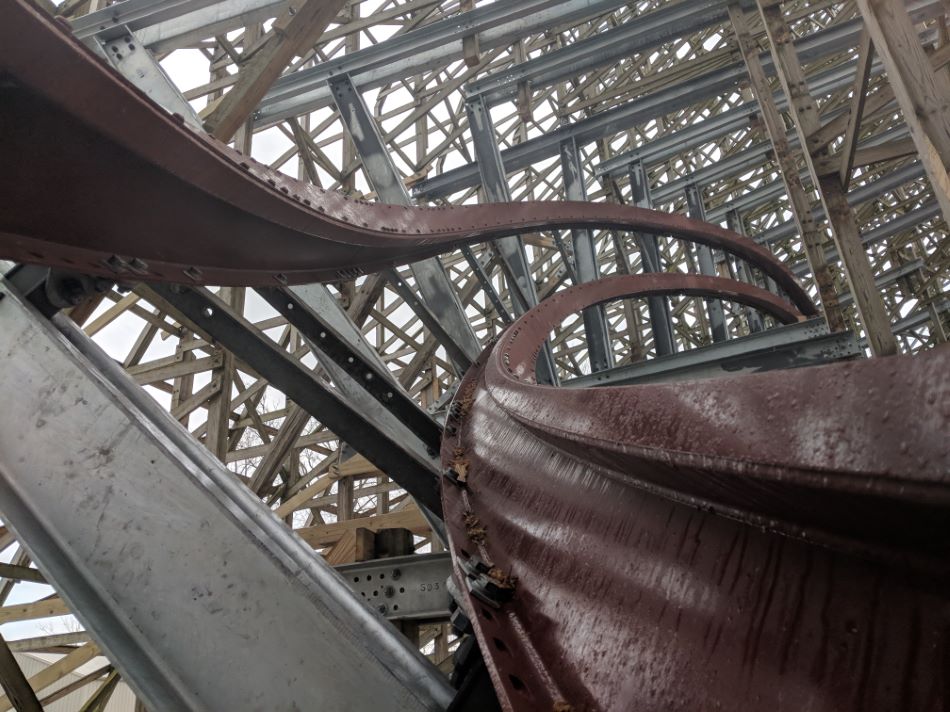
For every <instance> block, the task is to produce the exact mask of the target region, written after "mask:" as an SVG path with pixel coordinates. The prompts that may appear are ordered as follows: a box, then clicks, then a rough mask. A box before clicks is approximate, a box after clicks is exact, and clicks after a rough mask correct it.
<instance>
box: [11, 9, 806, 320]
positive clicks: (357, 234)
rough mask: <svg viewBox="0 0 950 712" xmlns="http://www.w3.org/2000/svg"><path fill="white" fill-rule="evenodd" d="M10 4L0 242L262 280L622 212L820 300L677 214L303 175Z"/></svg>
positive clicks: (775, 264)
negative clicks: (395, 193)
mask: <svg viewBox="0 0 950 712" xmlns="http://www.w3.org/2000/svg"><path fill="white" fill-rule="evenodd" d="M2 7H3V22H2V23H0V47H2V50H0V77H2V79H0V99H2V100H0V154H2V155H3V156H4V163H5V166H4V171H3V172H2V174H0V192H2V194H3V195H4V200H5V206H4V207H5V209H4V211H3V212H2V213H0V257H6V258H9V259H15V260H18V261H22V262H33V263H42V264H48V265H51V266H56V267H59V268H62V269H67V270H74V271H80V272H84V273H88V274H94V275H100V276H105V277H111V278H116V277H118V278H125V279H135V280H144V281H164V282H180V283H186V284H220V285H231V284H233V285H245V286H257V285H273V284H278V283H281V284H296V283H306V282H315V281H329V280H337V279H340V278H345V277H354V276H357V275H359V274H361V273H368V272H374V271H377V270H379V269H380V268H383V267H385V266H388V265H392V264H394V263H396V264H398V263H407V262H412V261H416V260H419V259H422V258H425V257H430V256H433V255H437V254H440V253H444V252H446V251H449V250H451V249H453V248H455V247H458V246H460V245H464V244H468V243H474V242H483V241H486V240H491V239H494V238H497V237H502V236H506V235H512V234H517V233H520V232H525V231H532V230H540V229H555V228H578V227H590V228H612V229H621V230H636V231H639V232H646V233H653V234H658V235H670V236H673V237H677V238H682V239H686V240H691V241H693V242H698V243H702V244H706V245H710V246H712V247H716V248H720V249H723V250H726V251H728V252H731V253H734V254H736V255H738V256H740V257H741V258H743V259H746V260H748V261H749V262H750V263H752V264H754V265H755V266H757V267H759V268H760V269H762V270H763V271H764V272H765V273H767V274H768V275H769V276H770V277H772V278H773V279H774V280H775V281H776V282H777V283H778V284H779V285H780V286H781V287H782V288H783V290H784V291H785V292H786V293H787V294H788V295H789V298H790V299H791V300H792V301H793V302H794V304H795V305H796V306H797V307H798V308H799V309H800V310H801V311H802V312H803V313H805V314H814V313H815V311H816V310H815V306H814V305H813V304H812V302H811V300H810V299H809V298H808V296H807V294H806V293H805V292H804V290H803V289H802V288H801V286H800V285H799V284H798V283H797V282H796V281H795V279H794V277H792V276H791V275H790V273H789V272H788V271H787V270H786V269H784V267H783V266H782V265H781V263H780V262H779V261H778V260H776V259H775V257H773V256H772V255H771V254H770V253H769V252H768V251H767V250H765V249H763V248H761V247H759V246H758V245H756V244H755V243H753V242H752V241H751V240H749V239H748V238H745V237H743V236H740V235H738V234H736V233H733V232H731V231H729V230H725V229H723V228H721V227H718V226H714V225H709V224H706V223H702V222H698V221H695V220H690V219H688V218H686V217H684V216H682V215H672V214H667V213H660V212H655V211H652V210H644V209H641V208H636V207H630V206H623V205H613V204H605V203H577V202H544V203H538V202H526V203H511V204H491V205H477V206H452V207H432V208H425V207H402V206H390V205H383V204H374V203H367V202H363V201H358V200H351V199H348V198H346V197H345V196H343V195H342V194H341V193H338V192H335V191H325V190H322V189H320V188H318V187H316V186H313V185H310V184H306V183H302V182H300V181H297V180H294V179H292V178H290V177H288V176H286V175H284V174H282V173H280V172H278V171H273V170H271V169H269V168H268V167H266V166H264V165H262V164H259V163H257V162H256V161H254V160H253V159H251V158H248V157H245V156H242V155H241V154H240V153H238V152H237V151H235V150H233V149H231V148H229V147H228V146H226V145H224V144H222V143H220V142H218V141H216V140H214V139H212V138H210V137H209V136H207V135H205V134H200V133H198V132H195V131H193V130H191V129H190V128H188V127H187V126H185V125H184V123H183V122H182V121H181V120H180V119H178V118H176V117H174V116H171V115H169V114H167V113H166V112H165V111H163V110H162V109H160V108H159V107H157V106H155V105H154V104H153V103H152V102H151V101H150V100H149V99H148V98H147V97H146V96H144V95H143V94H141V93H140V92H139V91H138V90H137V89H136V88H135V87H133V86H132V85H131V84H130V83H129V82H127V81H126V80H125V79H124V78H122V77H121V76H119V75H118V74H117V73H116V72H114V71H113V70H112V69H111V68H110V67H108V66H107V65H106V64H105V63H104V62H103V61H101V60H100V59H99V58H98V57H96V56H95V55H94V54H93V53H92V52H91V51H90V50H89V49H87V48H86V47H85V46H84V45H82V43H80V42H79V41H78V40H76V39H75V38H74V37H73V36H72V35H71V34H70V32H69V31H68V29H66V28H65V27H63V26H61V25H60V24H59V23H57V22H56V21H54V20H52V19H51V18H49V17H48V16H46V15H45V14H43V13H42V12H40V11H39V10H37V9H35V8H33V7H32V6H31V5H30V4H29V3H28V2H27V1H26V0H3V3H2ZM37 56H41V57H42V61H37Z"/></svg>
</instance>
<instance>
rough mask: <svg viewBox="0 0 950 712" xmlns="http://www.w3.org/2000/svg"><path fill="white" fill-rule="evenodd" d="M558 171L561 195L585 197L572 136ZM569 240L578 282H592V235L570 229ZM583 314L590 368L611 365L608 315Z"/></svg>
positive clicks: (596, 272) (596, 271) (595, 271)
mask: <svg viewBox="0 0 950 712" xmlns="http://www.w3.org/2000/svg"><path fill="white" fill-rule="evenodd" d="M561 174H562V175H563V177H564V197H565V198H567V199H568V200H587V188H586V186H585V185H584V173H583V169H582V168H581V160H580V153H579V151H578V150H577V143H576V142H575V141H574V140H573V139H572V140H569V141H564V142H563V143H562V144H561ZM571 242H572V244H573V246H574V265H575V270H576V272H577V280H578V282H593V281H594V280H596V279H597V278H598V277H600V268H599V267H598V263H597V250H596V246H595V245H594V236H593V234H592V233H591V231H590V230H571ZM583 316H584V333H585V334H586V335H587V353H588V355H589V357H590V370H591V371H602V370H604V369H605V368H610V367H611V366H613V362H614V359H613V353H612V352H611V349H610V331H609V329H608V325H607V314H606V312H605V311H604V307H603V305H601V304H598V305H596V306H594V307H588V308H587V309H585V310H584V311H583Z"/></svg>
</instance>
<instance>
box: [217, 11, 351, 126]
mask: <svg viewBox="0 0 950 712" xmlns="http://www.w3.org/2000/svg"><path fill="white" fill-rule="evenodd" d="M345 4H346V2H345V0H306V1H305V2H304V3H303V4H302V5H301V6H300V7H299V8H297V9H296V10H289V11H288V12H286V13H285V14H284V15H282V16H281V17H280V18H278V19H277V20H276V21H275V22H274V26H273V28H272V30H271V31H272V33H273V34H272V36H271V37H270V38H269V39H268V40H267V41H266V42H265V44H264V46H263V47H261V48H260V49H259V50H258V51H257V52H256V53H255V54H254V56H253V57H251V59H250V60H248V62H247V63H246V64H245V65H244V66H243V67H241V71H240V73H239V75H238V80H237V83H236V84H235V85H234V87H232V89H231V91H229V92H228V93H227V94H225V95H224V96H223V97H222V98H221V100H220V102H218V103H217V104H216V105H215V106H214V107H213V109H212V110H211V111H210V112H209V113H208V114H207V115H206V116H204V117H203V119H204V123H205V127H206V128H207V130H208V132H209V133H211V134H212V135H213V136H215V137H217V138H219V139H221V140H222V141H230V140H231V138H232V137H233V136H234V134H235V133H237V131H238V129H239V128H241V125H242V124H243V123H244V122H245V121H246V120H247V118H248V116H250V115H251V112H253V111H254V108H255V107H256V106H257V103H258V102H259V101H260V100H261V97H263V96H264V92H266V91H267V90H268V89H269V88H270V86H271V84H273V83H274V80H276V79H277V77H278V76H280V73H281V72H282V71H283V70H284V68H285V67H286V66H287V65H288V64H289V63H290V60H291V59H293V58H294V57H295V56H298V55H301V54H303V53H304V52H305V51H306V50H307V49H309V48H310V47H311V46H312V45H313V44H314V43H316V41H317V40H318V39H319V37H320V35H322V34H323V32H324V31H325V30H326V28H327V26H328V25H329V24H330V23H331V22H333V20H334V19H335V18H336V16H337V13H338V12H339V11H340V10H341V9H342V8H343V6H344V5H345Z"/></svg>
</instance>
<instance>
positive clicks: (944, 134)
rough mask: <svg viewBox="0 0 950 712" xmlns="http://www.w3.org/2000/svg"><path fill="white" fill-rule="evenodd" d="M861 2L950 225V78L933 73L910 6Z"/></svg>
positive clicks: (882, 0) (884, 1) (875, 0)
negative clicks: (910, 13) (948, 172)
mask: <svg viewBox="0 0 950 712" xmlns="http://www.w3.org/2000/svg"><path fill="white" fill-rule="evenodd" d="M857 2H858V8H859V9H860V10H861V15H862V17H863V18H864V23H865V26H866V28H867V32H868V34H869V35H870V36H871V38H872V39H873V40H874V45H875V47H876V48H877V52H878V54H879V55H880V57H881V60H882V61H883V62H884V67H885V69H886V70H887V77H888V81H889V82H890V84H891V88H892V90H893V92H894V97H895V98H896V99H897V103H898V105H899V106H900V108H901V112H902V113H903V115H904V121H905V122H906V123H907V128H908V129H909V130H910V135H911V137H912V138H913V139H914V143H915V144H916V145H917V152H918V153H919V154H920V161H921V163H922V164H923V166H924V169H925V170H926V172H927V177H928V178H930V183H931V185H932V186H933V190H934V193H935V194H936V196H937V201H938V202H939V203H940V208H941V210H942V211H943V216H944V219H945V220H946V221H947V222H948V223H950V176H948V174H947V166H948V165H950V76H948V74H947V73H946V72H945V71H934V70H933V69H932V67H931V62H930V60H929V59H928V58H927V54H926V53H925V52H924V48H923V46H921V44H920V39H919V37H918V35H917V30H916V29H915V28H914V24H913V22H912V21H911V19H910V15H909V14H908V13H907V8H906V7H905V6H904V3H902V2H893V1H892V0H857Z"/></svg>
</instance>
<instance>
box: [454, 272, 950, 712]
mask: <svg viewBox="0 0 950 712" xmlns="http://www.w3.org/2000/svg"><path fill="white" fill-rule="evenodd" d="M654 294H700V295H703V296H716V297H720V298H724V299H729V300H732V301H737V302H741V303H747V304H753V305H754V306H756V307H757V308H760V309H762V310H764V311H766V312H770V313H771V314H772V315H774V316H775V317H776V318H778V319H779V320H780V321H788V320H789V319H793V318H794V314H793V313H788V312H787V311H786V310H785V308H784V307H783V305H782V304H781V303H772V302H773V301H774V297H772V296H771V295H768V294H767V293H765V292H762V291H761V290H759V289H758V288H756V287H751V286H749V285H744V284H739V283H736V282H732V281H730V280H723V279H720V278H714V277H700V276H690V275H672V274H667V275H647V276H634V277H617V278H611V279H608V280H604V281H602V282H599V283H591V284H585V285H581V286H578V287H574V288H572V289H568V290H566V291H564V292H561V293H558V294H556V295H554V296H553V297H551V298H549V299H548V300H546V301H545V302H543V303H542V304H541V305H540V306H538V307H537V308H536V309H534V310H532V311H530V312H528V313H527V314H525V315H524V316H523V317H521V318H520V319H519V320H517V321H516V322H514V323H513V324H512V325H511V326H510V327H509V328H508V329H507V331H505V332H504V333H503V334H502V336H501V337H500V339H499V340H498V341H497V342H496V343H495V344H494V345H493V346H491V347H489V348H487V349H486V350H485V351H484V352H483V354H482V355H481V356H480V358H479V360H478V362H477V364H476V365H475V366H474V367H473V368H472V369H471V370H470V371H469V372H468V374H467V375H466V377H465V379H464V381H463V382H462V383H461V385H460V387H459V390H458V393H457V395H456V398H455V401H454V403H453V405H452V406H451V408H450V414H451V416H450V418H449V421H448V423H447V427H446V436H445V438H444V440H443V447H442V459H443V465H444V466H445V467H446V472H447V474H448V476H447V478H446V480H448V481H447V482H445V484H444V485H443V504H444V512H445V522H446V527H447V530H448V534H449V538H450V543H451V549H452V552H453V554H454V557H455V559H454V571H455V577H456V579H457V583H458V584H459V588H460V589H462V590H463V591H465V592H466V594H465V598H466V604H467V607H468V609H469V612H470V613H471V617H472V620H473V623H474V627H475V632H476V635H477V636H478V639H479V642H480V644H481V648H482V650H483V651H484V652H485V655H486V658H487V659H488V663H489V668H490V672H491V674H492V678H493V682H494V684H495V687H496V689H497V691H498V693H499V696H500V698H501V701H502V706H503V707H504V708H505V709H506V710H509V711H511V710H519V711H520V710H525V711H527V710H558V711H559V712H569V711H574V712H579V711H581V710H584V711H593V710H616V711H618V712H619V711H621V710H623V711H626V710H655V711H657V712H659V711H661V710H662V711H663V712H671V711H673V710H684V711H686V710H689V711H690V712H693V711H695V710H726V711H732V712H747V711H756V712H757V711H768V712H778V711H780V710H788V711H792V710H794V711H795V712H802V711H807V712H832V711H834V712H846V711H854V712H858V711H861V712H870V711H884V710H887V711H891V710H926V711H931V710H932V711H936V710H943V709H946V705H948V704H950V690H948V681H947V675H946V672H947V661H948V660H950V585H948V582H950V437H948V433H950V349H948V348H946V347H944V348H941V349H938V350H935V351H930V352H927V353H924V354H920V355H917V356H912V357H910V356H901V357H892V358H879V359H871V360H860V361H851V362H846V363H839V364H831V365H824V366H817V367H812V368H804V369H798V370H793V371H774V372H769V373H763V374H752V375H744V376H738V377H733V378H719V379H714V380H701V381H691V382H690V381H686V382H682V381H681V382H676V383H663V384H650V385H634V386H614V387H601V388H581V389H556V388H553V387H549V386H542V385H539V384H537V383H536V382H535V380H534V367H535V360H536V358H537V354H538V349H539V347H540V345H541V343H542V342H543V340H544V339H545V338H547V337H548V336H549V334H550V333H551V331H552V329H553V328H554V326H555V325H557V324H560V323H561V320H562V319H563V318H565V317H566V316H567V315H569V314H576V313H578V312H580V311H581V310H582V309H583V308H585V307H587V306H589V305H591V304H594V303H598V302H603V301H605V300H609V299H616V298H621V297H625V296H629V295H635V296H640V297H642V296H649V295H654ZM450 482H453V483H455V484H450Z"/></svg>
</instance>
